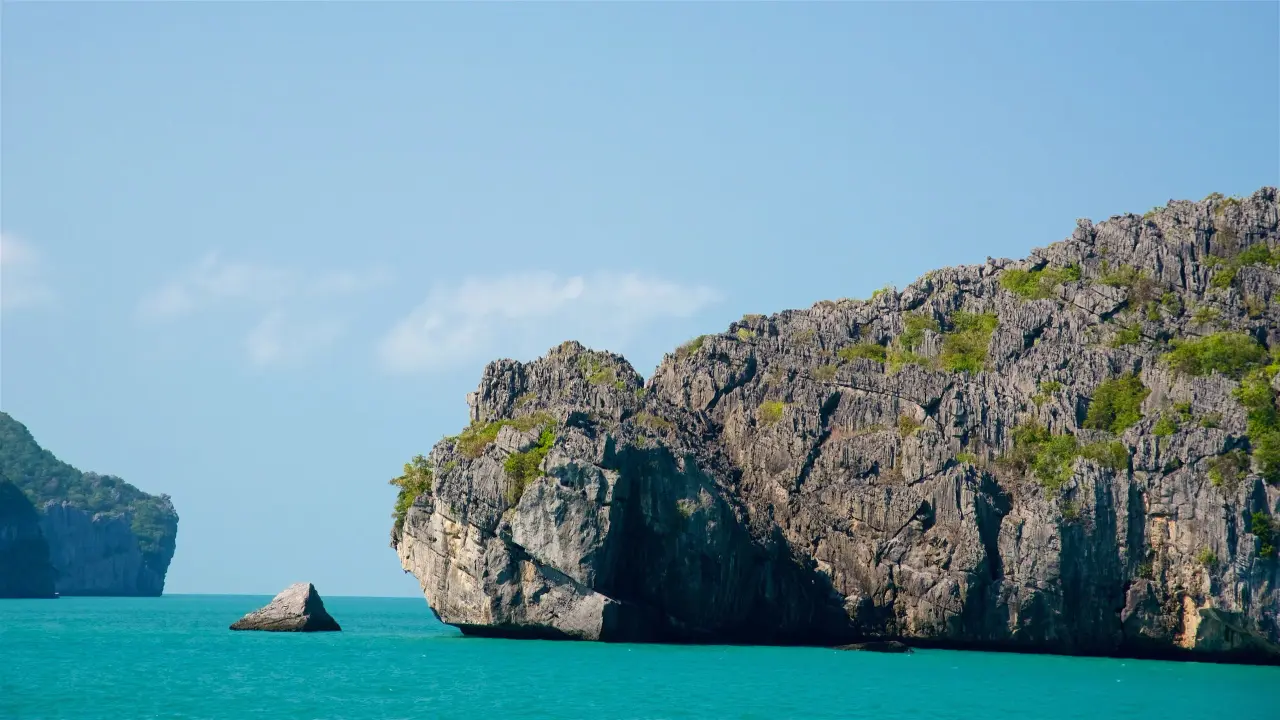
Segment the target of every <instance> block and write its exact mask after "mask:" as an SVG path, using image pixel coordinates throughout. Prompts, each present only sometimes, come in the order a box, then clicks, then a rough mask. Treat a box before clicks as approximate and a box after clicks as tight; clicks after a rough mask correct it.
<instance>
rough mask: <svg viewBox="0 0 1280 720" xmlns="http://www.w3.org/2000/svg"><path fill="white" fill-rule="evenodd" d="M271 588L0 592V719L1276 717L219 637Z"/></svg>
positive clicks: (643, 655) (673, 664) (741, 654)
mask: <svg viewBox="0 0 1280 720" xmlns="http://www.w3.org/2000/svg"><path fill="white" fill-rule="evenodd" d="M268 600H270V598H269V597H266V596H263V597H247V596H228V595H217V596H199V595H173V596H166V597H162V598H136V599H135V598H62V599H59V600H52V601H49V600H45V601H38V600H0V718H4V719H5V720H8V719H10V718H14V719H22V720H27V719H30V720H43V719H45V718H51V719H52V718H68V719H71V718H74V719H76V720H113V719H115V718H272V719H273V720H287V719H294V718H296V719H299V720H302V719H306V720H311V719H319V718H323V719H326V720H328V719H333V720H340V719H346V720H366V719H367V720H394V719H396V718H468V719H470V718H476V719H479V720H491V719H492V720H520V719H522V718H761V719H765V718H768V719H770V720H776V719H777V718H876V719H878V720H895V719H899V718H928V719H929V720H942V719H947V718H965V719H966V720H968V719H983V720H1003V719H1004V718H1009V719H1014V718H1016V719H1017V720H1059V719H1065V718H1087V719H1089V720H1102V719H1104V718H1153V719H1156V718H1158V719H1159V720H1175V719H1178V718H1188V719H1189V720H1204V719H1205V718H1232V720H1251V719H1257V720H1277V718H1280V668H1274V667H1248V666H1228V665H1209V664H1200V663H1169V662H1149V661H1136V660H1106V659H1092V658H1065V657H1053V656H1031V655H1011V654H998V653H977V652H972V653H969V652H948V651H920V652H916V653H915V654H912V655H880V654H873V653H850V652H839V651H834V650H826V649H817V648H769V647H722V646H710V647H687V646H662V645H605V644H598V643H568V642H544V641H509V640H489V639H481V638H467V637H462V636H461V635H459V634H458V633H457V632H456V631H455V630H453V629H452V628H449V627H447V626H444V625H441V624H440V623H439V622H437V621H436V620H435V619H434V618H433V617H432V616H431V613H430V612H429V611H428V609H427V607H426V605H425V603H424V602H423V601H422V600H417V599H399V598H352V597H331V598H327V599H326V600H325V605H326V606H327V607H328V609H329V611H330V613H332V614H333V616H334V617H335V618H337V619H338V622H339V623H341V624H342V627H343V632H341V633H322V634H313V635H296V634H285V633H280V634H277V633H233V632H231V631H230V630H228V629H227V626H228V625H229V624H231V623H232V622H233V621H235V620H236V619H238V618H239V617H240V616H241V615H242V614H244V613H245V612H248V611H249V610H252V609H255V608H257V607H259V606H261V605H264V604H265V603H266V602H267V601H268Z"/></svg>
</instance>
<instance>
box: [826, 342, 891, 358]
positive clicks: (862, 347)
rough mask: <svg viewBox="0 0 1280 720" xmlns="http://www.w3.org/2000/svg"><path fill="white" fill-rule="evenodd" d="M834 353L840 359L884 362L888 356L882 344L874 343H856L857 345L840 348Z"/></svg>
mask: <svg viewBox="0 0 1280 720" xmlns="http://www.w3.org/2000/svg"><path fill="white" fill-rule="evenodd" d="M836 355H837V356H838V357H839V358H840V359H841V360H855V359H859V358H860V359H863V360H875V361H876V362H884V361H885V359H886V358H887V357H888V351H887V350H886V349H885V347H884V346H883V345H878V344H876V343H870V342H867V343H858V344H857V345H849V346H847V347H842V348H840V349H839V350H838V351H837V352H836Z"/></svg>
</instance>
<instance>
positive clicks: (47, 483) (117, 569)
mask: <svg viewBox="0 0 1280 720" xmlns="http://www.w3.org/2000/svg"><path fill="white" fill-rule="evenodd" d="M0 473H3V474H4V475H5V476H6V477H7V478H9V479H10V480H11V481H12V482H13V483H14V485H16V486H17V487H18V488H20V489H21V490H22V491H23V493H24V494H25V495H26V496H27V498H28V499H29V500H30V501H31V503H32V504H33V505H35V507H36V508H37V509H38V510H39V529H40V531H41V535H42V536H43V541H44V542H45V543H46V544H47V547H48V551H47V552H48V558H49V560H50V562H51V563H52V565H53V570H54V576H55V580H54V582H55V586H56V590H57V592H58V593H59V594H61V595H142V596H154V595H160V594H161V593H162V592H163V591H164V578H165V573H166V572H167V571H168V569H169V561H170V560H171V559H172V558H173V552H174V548H175V543H176V539H177V532H178V515H177V513H176V512H175V511H174V509H173V504H172V502H170V500H169V496H167V495H160V496H158V497H157V496H154V495H148V494H146V493H144V492H142V491H140V490H138V489H137V488H135V487H134V486H132V485H130V484H128V483H126V482H124V481H123V480H121V479H120V478H117V477H112V476H110V475H98V474H96V473H82V472H80V471H79V470H77V469H75V468H74V467H72V466H70V465H68V464H66V463H64V462H61V461H59V460H58V459H57V458H56V457H54V456H53V454H52V453H50V452H49V451H48V450H45V449H43V448H41V447H40V445H39V444H37V443H36V441H35V438H33V437H32V436H31V433H30V432H29V431H28V430H27V428H26V427H25V426H23V425H22V423H19V422H18V421H17V420H14V419H13V418H12V417H10V416H9V415H8V414H6V413H0ZM2 581H3V570H2V569H0V582H2Z"/></svg>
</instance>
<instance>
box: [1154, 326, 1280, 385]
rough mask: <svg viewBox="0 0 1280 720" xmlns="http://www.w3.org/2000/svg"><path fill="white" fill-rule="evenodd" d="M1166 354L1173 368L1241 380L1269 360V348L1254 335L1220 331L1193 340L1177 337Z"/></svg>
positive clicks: (1191, 372) (1193, 373)
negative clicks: (1171, 348) (1216, 374)
mask: <svg viewBox="0 0 1280 720" xmlns="http://www.w3.org/2000/svg"><path fill="white" fill-rule="evenodd" d="M1172 344H1173V350H1172V351H1170V352H1168V353H1166V354H1165V356H1164V360H1165V362H1167V363H1168V364H1169V367H1171V368H1173V369H1174V370H1177V371H1178V372H1182V373H1186V374H1187V375H1209V374H1211V373H1215V372H1217V373H1222V374H1223V375H1226V376H1227V377H1229V378H1234V379H1236V380H1239V379H1240V378H1242V377H1244V375H1245V373H1247V372H1249V371H1250V370H1252V369H1254V368H1257V367H1259V366H1261V365H1263V364H1265V363H1266V361H1267V349H1266V348H1264V347H1263V346H1262V345H1261V344H1260V343H1259V342H1258V341H1257V340H1255V339H1254V338H1253V337H1252V336H1251V335H1246V334H1245V333H1241V332H1219V333H1214V334H1212V335H1209V336H1208V337H1203V338H1196V339H1193V340H1174V341H1173V343H1172Z"/></svg>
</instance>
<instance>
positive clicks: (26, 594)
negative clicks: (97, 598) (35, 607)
mask: <svg viewBox="0 0 1280 720" xmlns="http://www.w3.org/2000/svg"><path fill="white" fill-rule="evenodd" d="M51 597H56V596H55V595H54V590H53V566H52V565H50V564H49V545H48V544H47V543H46V542H45V541H44V535H43V534H42V533H41V532H40V514H39V513H38V512H37V511H36V508H35V506H34V505H32V504H31V501H30V500H29V499H27V496H26V495H24V494H23V493H22V491H21V490H19V489H18V486H17V485H14V484H13V483H11V482H9V481H8V480H4V479H0V598H51Z"/></svg>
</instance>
